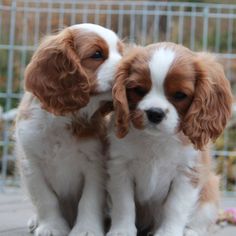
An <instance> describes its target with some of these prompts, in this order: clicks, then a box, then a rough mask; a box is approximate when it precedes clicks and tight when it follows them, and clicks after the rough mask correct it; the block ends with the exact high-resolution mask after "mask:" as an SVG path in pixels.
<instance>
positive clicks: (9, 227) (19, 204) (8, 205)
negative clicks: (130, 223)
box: [0, 189, 236, 236]
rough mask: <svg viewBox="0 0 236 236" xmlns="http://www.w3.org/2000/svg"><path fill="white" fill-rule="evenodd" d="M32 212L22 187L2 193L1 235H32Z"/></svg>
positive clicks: (229, 229) (227, 233)
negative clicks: (29, 223) (27, 223)
mask: <svg viewBox="0 0 236 236" xmlns="http://www.w3.org/2000/svg"><path fill="white" fill-rule="evenodd" d="M232 206H234V207H236V198H235V197H234V198H233V197H232V198H224V200H223V202H222V207H232ZM32 213H33V208H32V205H31V204H30V202H29V200H28V199H27V197H26V196H25V195H24V194H23V193H22V191H21V190H20V189H13V190H11V189H7V191H6V192H5V193H2V194H1V193H0V236H32V235H31V234H29V233H27V229H26V222H27V219H28V218H29V217H30V216H31V215H32ZM173 236H174V235H173ZM211 236H236V227H233V226H226V227H224V228H219V227H216V228H215V230H214V233H213V234H212V235H211Z"/></svg>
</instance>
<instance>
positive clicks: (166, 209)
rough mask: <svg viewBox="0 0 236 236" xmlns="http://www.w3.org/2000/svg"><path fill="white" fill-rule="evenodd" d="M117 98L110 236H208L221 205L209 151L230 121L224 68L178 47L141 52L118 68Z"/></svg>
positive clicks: (110, 169) (165, 45) (160, 46)
mask: <svg viewBox="0 0 236 236" xmlns="http://www.w3.org/2000/svg"><path fill="white" fill-rule="evenodd" d="M113 99H114V107H115V118H114V122H115V124H116V127H117V128H116V131H114V129H113V131H112V132H111V135H110V142H111V146H110V161H109V164H108V172H109V175H110V180H109V183H108V191H109V194H110V197H111V203H112V209H111V220H112V223H111V228H110V231H109V232H108V235H109V236H114V235H126V236H127V235H129V236H131V235H136V232H137V230H136V226H137V228H138V230H140V231H142V230H151V232H152V233H153V234H154V235H155V236H183V235H185V236H187V235H188V236H190V235H191V236H193V235H194V236H200V235H204V234H205V233H207V230H208V227H209V226H210V225H211V223H213V222H214V221H215V219H216V215H217V204H218V198H219V190H218V177H217V176H215V175H214V174H213V172H212V171H211V164H210V155H209V153H208V147H207V145H208V143H209V142H210V140H215V139H216V138H217V137H218V136H219V135H220V133H221V132H222V131H223V129H224V127H225V125H226V122H227V120H228V118H229V117H230V114H231V102H232V95H231V91H230V86H229V83H228V81H227V79H226V78H225V75H224V72H223V69H222V67H221V66H220V65H219V64H218V63H217V62H216V61H215V60H214V58H213V57H212V56H211V55H209V54H205V53H194V52H192V51H190V50H189V49H187V48H185V47H183V46H180V45H176V44H173V43H158V44H154V45H150V46H148V47H146V48H141V47H136V48H135V49H133V50H132V52H130V53H129V54H128V55H127V56H125V57H124V58H123V59H122V60H121V62H120V65H119V66H118V70H117V74H116V80H115V84H114V87H113ZM129 129H130V130H129ZM141 129H142V130H141ZM128 131H129V132H128ZM116 136H117V137H118V138H122V139H117V137H116ZM135 224H136V225H135Z"/></svg>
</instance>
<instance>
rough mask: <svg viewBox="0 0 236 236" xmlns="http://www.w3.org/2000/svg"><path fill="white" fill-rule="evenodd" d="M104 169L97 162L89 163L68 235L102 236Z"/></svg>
mask: <svg viewBox="0 0 236 236" xmlns="http://www.w3.org/2000/svg"><path fill="white" fill-rule="evenodd" d="M103 172H104V170H103V167H102V166H101V165H100V164H99V163H91V165H90V166H89V167H88V168H87V170H86V172H85V173H84V178H85V179H84V188H83V190H82V196H81V199H80V201H79V205H78V215H77V219H76V223H75V225H74V227H73V229H72V231H71V232H70V234H69V235H70V236H92V235H97V236H102V235H104V227H103V210H104V209H103V208H104V205H105V203H104V201H105V186H104V173H103Z"/></svg>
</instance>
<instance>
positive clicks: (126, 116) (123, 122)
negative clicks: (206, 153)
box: [113, 43, 232, 149]
mask: <svg viewBox="0 0 236 236" xmlns="http://www.w3.org/2000/svg"><path fill="white" fill-rule="evenodd" d="M113 97H114V106H115V110H116V125H117V136H118V137H120V138H121V137H123V136H125V135H126V134H127V132H128V129H129V122H130V121H132V122H133V124H134V125H135V126H136V127H143V128H144V129H145V131H147V132H149V133H151V134H153V135H155V134H157V133H158V134H160V133H163V134H165V135H166V134H168V135H175V134H177V133H178V132H179V131H182V132H183V133H184V134H185V135H186V136H187V137H188V138H189V140H190V141H191V142H192V143H193V145H194V146H195V148H197V149H202V148H203V147H204V145H206V144H207V143H208V141H209V140H210V139H212V140H215V139H216V138H217V137H218V136H219V135H220V133H221V132H222V131H223V129H224V127H225V125H226V122H227V120H228V118H229V117H230V114H231V103H232V94H231V90H230V86H229V83H228V81H227V79H226V78H225V75H224V72H223V69H222V67H221V65H219V64H218V63H217V62H216V61H215V59H214V58H213V57H212V56H211V55H209V54H206V53H194V52H192V51H190V50H189V49H187V48H185V47H183V46H180V45H176V44H173V43H158V44H154V45H150V46H148V47H146V48H136V49H134V50H133V52H132V53H130V55H128V56H127V57H124V58H123V59H122V61H121V63H120V65H119V67H118V71H117V74H116V82H115V85H114V89H113Z"/></svg>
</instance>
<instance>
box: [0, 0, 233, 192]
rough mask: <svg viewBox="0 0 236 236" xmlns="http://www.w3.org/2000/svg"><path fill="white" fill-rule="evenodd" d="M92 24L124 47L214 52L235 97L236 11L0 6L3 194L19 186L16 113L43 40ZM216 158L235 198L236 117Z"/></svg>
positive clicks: (137, 5)
mask: <svg viewBox="0 0 236 236" xmlns="http://www.w3.org/2000/svg"><path fill="white" fill-rule="evenodd" d="M83 22H90V23H96V24H100V25H103V26H105V27H108V28H110V29H112V30H114V31H115V32H117V33H118V35H119V36H120V37H121V38H124V39H125V40H126V41H129V42H135V43H137V44H141V45H146V44H149V43H153V42H158V41H173V42H176V43H180V44H183V45H185V46H187V47H189V48H191V49H192V50H195V51H210V52H213V53H215V54H216V56H217V57H218V59H219V61H220V62H221V63H222V64H223V66H224V68H225V72H226V75H227V78H228V79H229V80H230V82H231V85H232V90H233V91H234V92H235V91H236V41H235V36H236V5H227V4H203V3H177V2H158V1H145V2H143V1H116V0H113V1H112V0H110V1H78V0H77V1H73V0H68V1H66V0H51V1H50V0H48V1H44V0H41V1H36V0H35V1H32V0H28V1H27V0H25V1H22V0H17V1H16V0H13V1H8V0H0V106H1V108H3V109H2V112H1V110H0V132H1V136H0V164H1V165H0V167H1V178H0V190H1V189H3V187H4V186H5V185H9V184H13V185H16V184H18V179H19V178H18V175H17V171H16V164H15V163H16V160H15V156H14V152H13V150H14V148H13V138H12V136H13V135H12V130H13V128H12V127H13V122H12V120H13V119H14V114H15V110H12V109H14V108H15V107H17V104H18V103H19V100H20V98H21V95H22V93H23V83H22V81H23V74H24V69H25V67H26V65H27V63H28V62H29V60H30V57H31V55H32V53H33V51H34V50H35V49H36V47H37V45H38V44H39V42H40V39H41V38H42V36H44V35H47V34H51V33H54V32H56V31H58V30H60V29H62V28H64V27H65V26H69V25H72V24H78V23H83ZM234 113H236V108H235V111H234ZM213 154H214V156H215V158H216V169H217V172H218V173H221V174H222V177H223V178H222V189H223V190H224V191H226V192H227V193H229V192H230V191H231V192H234V193H235V192H236V187H235V186H236V184H235V183H236V114H234V117H233V119H232V120H231V121H230V124H229V126H228V128H227V129H226V131H225V132H224V134H223V135H222V136H221V137H220V138H219V139H218V140H217V142H216V144H215V146H214V150H213Z"/></svg>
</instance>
